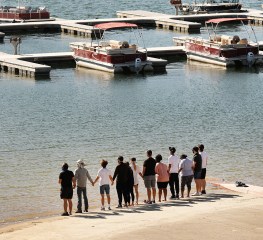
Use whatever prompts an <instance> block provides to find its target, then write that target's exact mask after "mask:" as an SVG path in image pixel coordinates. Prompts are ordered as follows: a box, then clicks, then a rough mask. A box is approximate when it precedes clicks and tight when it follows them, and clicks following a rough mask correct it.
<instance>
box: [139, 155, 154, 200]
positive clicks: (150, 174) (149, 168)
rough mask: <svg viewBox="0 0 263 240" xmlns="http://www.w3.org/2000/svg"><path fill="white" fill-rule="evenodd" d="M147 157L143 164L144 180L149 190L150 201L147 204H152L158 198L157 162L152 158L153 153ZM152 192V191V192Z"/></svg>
mask: <svg viewBox="0 0 263 240" xmlns="http://www.w3.org/2000/svg"><path fill="white" fill-rule="evenodd" d="M147 157H148V159H146V160H145V161H144V163H143V171H142V175H143V180H144V185H145V188H147V197H148V200H147V201H145V203H148V204H151V203H155V196H156V188H155V187H156V179H155V165H156V161H155V159H154V158H152V151H151V150H148V151H147ZM151 190H152V191H151ZM151 195H153V200H151Z"/></svg>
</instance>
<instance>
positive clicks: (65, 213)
mask: <svg viewBox="0 0 263 240" xmlns="http://www.w3.org/2000/svg"><path fill="white" fill-rule="evenodd" d="M61 216H69V214H68V212H64V213H62V214H61Z"/></svg>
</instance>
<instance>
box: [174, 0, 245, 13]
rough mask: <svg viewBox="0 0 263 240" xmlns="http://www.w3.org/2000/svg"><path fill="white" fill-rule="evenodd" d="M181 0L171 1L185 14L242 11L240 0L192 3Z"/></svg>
mask: <svg viewBox="0 0 263 240" xmlns="http://www.w3.org/2000/svg"><path fill="white" fill-rule="evenodd" d="M179 2H181V0H179V1H178V0H171V1H170V3H171V4H172V5H174V6H175V7H179V9H180V11H181V12H182V13H183V14H198V13H214V12H218V13H219V12H220V13H222V12H240V11H241V8H242V4H241V3H240V1H239V0H203V1H198V0H195V1H194V2H193V3H190V4H182V3H181V4H179Z"/></svg>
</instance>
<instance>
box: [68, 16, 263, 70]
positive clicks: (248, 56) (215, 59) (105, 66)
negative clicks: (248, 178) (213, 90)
mask: <svg viewBox="0 0 263 240" xmlns="http://www.w3.org/2000/svg"><path fill="white" fill-rule="evenodd" d="M248 21H249V19H248V18H223V19H211V20H209V21H207V22H206V29H207V32H208V38H207V39H203V38H200V37H183V38H176V41H178V40H179V41H180V42H181V43H183V45H184V49H185V52H186V54H187V58H188V59H189V60H196V61H199V62H204V63H210V64H215V65H219V66H223V67H231V66H241V65H242V66H249V67H251V66H253V65H256V64H263V53H262V52H261V51H259V44H258V42H257V38H256V35H255V32H254V29H253V27H252V26H251V25H249V24H247V22H248ZM227 22H228V23H229V22H235V24H241V26H242V27H243V28H244V29H245V35H244V36H243V37H242V36H238V35H233V36H230V35H220V34H218V32H217V30H218V29H219V28H220V26H219V25H220V24H223V23H227ZM94 27H95V28H99V29H102V30H104V33H103V36H102V38H101V39H100V41H98V43H95V44H94V43H92V41H91V43H71V44H70V46H71V48H72V49H73V51H74V58H75V60H76V63H77V65H79V66H82V67H87V68H93V69H97V70H102V71H108V72H113V73H119V72H137V73H138V72H143V71H152V70H153V68H152V66H151V61H149V60H148V59H147V50H146V48H145V47H144V48H139V46H138V44H135V43H130V42H128V41H116V40H105V37H104V35H105V33H106V31H107V30H112V29H117V28H118V29H120V28H131V29H138V26H137V25H136V24H130V23H121V22H118V23H117V22H114V23H104V24H98V25H95V26H94ZM251 35H253V36H254V41H253V40H251V38H249V36H251Z"/></svg>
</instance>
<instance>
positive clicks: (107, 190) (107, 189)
mask: <svg viewBox="0 0 263 240" xmlns="http://www.w3.org/2000/svg"><path fill="white" fill-rule="evenodd" d="M104 192H105V193H106V194H110V185H109V184H105V185H102V186H100V194H104Z"/></svg>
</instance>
